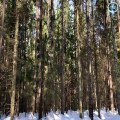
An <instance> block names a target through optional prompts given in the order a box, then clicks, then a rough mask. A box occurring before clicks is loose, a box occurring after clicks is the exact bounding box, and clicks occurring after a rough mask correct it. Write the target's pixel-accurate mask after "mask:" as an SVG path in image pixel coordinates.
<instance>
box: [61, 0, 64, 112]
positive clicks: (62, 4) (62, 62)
mask: <svg viewBox="0 0 120 120" xmlns="http://www.w3.org/2000/svg"><path fill="white" fill-rule="evenodd" d="M63 1H64V0H61V10H62V14H61V15H62V18H61V32H62V43H61V44H62V45H61V61H60V62H61V74H60V81H61V113H62V114H64V108H65V90H64V89H65V87H64V84H65V83H64V59H65V58H64V48H65V38H64V2H63Z"/></svg>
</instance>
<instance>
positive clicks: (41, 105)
mask: <svg viewBox="0 0 120 120" xmlns="http://www.w3.org/2000/svg"><path fill="white" fill-rule="evenodd" d="M42 7H43V0H40V28H39V30H40V32H39V39H40V40H39V47H40V48H39V76H38V77H39V78H38V79H39V86H40V89H39V90H40V91H39V93H40V98H39V119H41V118H42V116H43V112H44V111H43V109H44V101H43V100H44V99H43V97H44V43H43V37H42V32H43V31H42V30H43V28H42V20H43V8H42Z"/></svg>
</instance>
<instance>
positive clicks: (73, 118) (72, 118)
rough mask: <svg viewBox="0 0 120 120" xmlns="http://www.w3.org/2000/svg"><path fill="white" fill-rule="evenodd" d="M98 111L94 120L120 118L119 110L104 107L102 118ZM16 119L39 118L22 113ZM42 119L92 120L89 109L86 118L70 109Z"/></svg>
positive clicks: (118, 119)
mask: <svg viewBox="0 0 120 120" xmlns="http://www.w3.org/2000/svg"><path fill="white" fill-rule="evenodd" d="M97 115H98V113H97V111H94V120H120V116H119V115H118V114H117V111H116V112H114V113H112V112H111V111H108V112H106V111H105V110H104V109H103V110H101V119H100V118H98V117H97ZM0 120H10V116H7V117H6V116H5V115H3V116H1V118H0ZM15 120H38V115H37V114H34V115H33V114H32V113H26V114H25V113H20V114H19V117H17V116H15ZM42 120H90V118H89V117H88V111H85V112H84V118H83V119H80V118H79V112H77V111H70V110H69V111H68V112H67V113H65V114H64V115H61V114H59V112H56V113H54V112H50V113H48V114H47V116H46V117H43V118H42Z"/></svg>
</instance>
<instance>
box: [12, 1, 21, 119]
mask: <svg viewBox="0 0 120 120" xmlns="http://www.w3.org/2000/svg"><path fill="white" fill-rule="evenodd" d="M18 7H19V2H18V0H17V1H16V23H15V39H14V51H13V79H12V89H11V91H12V94H11V107H10V116H11V118H10V120H14V113H15V110H14V109H15V94H16V77H17V56H18V51H17V48H18V35H19V14H18Z"/></svg>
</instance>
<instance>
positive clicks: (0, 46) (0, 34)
mask: <svg viewBox="0 0 120 120" xmlns="http://www.w3.org/2000/svg"><path fill="white" fill-rule="evenodd" d="M5 1H6V0H3V7H2V22H1V33H0V58H1V52H2V41H3V31H4V30H3V29H4V18H5Z"/></svg>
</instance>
